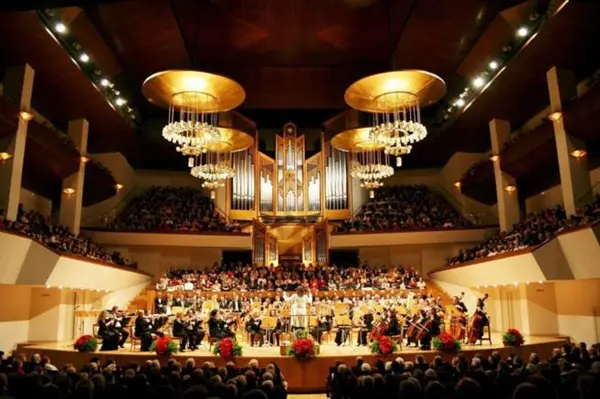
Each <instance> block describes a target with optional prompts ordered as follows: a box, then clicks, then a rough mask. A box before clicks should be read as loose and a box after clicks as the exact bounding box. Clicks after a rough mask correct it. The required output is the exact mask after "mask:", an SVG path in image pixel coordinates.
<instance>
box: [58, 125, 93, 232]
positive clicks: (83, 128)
mask: <svg viewBox="0 0 600 399" xmlns="http://www.w3.org/2000/svg"><path fill="white" fill-rule="evenodd" d="M88 129H89V124H88V121H87V120H85V119H77V120H73V121H70V122H69V128H68V135H69V137H70V138H71V140H73V142H74V143H75V147H76V148H77V149H78V150H79V153H80V154H81V162H79V169H78V170H77V172H75V173H73V174H72V175H71V176H69V177H67V178H66V179H64V180H63V182H62V192H61V197H60V214H59V223H60V224H61V225H63V226H66V227H68V228H69V230H71V232H72V233H73V234H79V228H80V226H81V204H82V200H83V181H84V178H85V164H86V161H87V159H86V158H85V157H86V155H87V140H88Z"/></svg>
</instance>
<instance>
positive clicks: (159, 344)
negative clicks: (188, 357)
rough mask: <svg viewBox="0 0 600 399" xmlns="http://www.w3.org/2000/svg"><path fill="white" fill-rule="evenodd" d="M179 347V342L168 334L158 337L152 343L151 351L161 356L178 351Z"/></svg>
mask: <svg viewBox="0 0 600 399" xmlns="http://www.w3.org/2000/svg"><path fill="white" fill-rule="evenodd" d="M177 349H178V348H177V343H176V342H175V341H173V340H172V339H171V337H169V336H167V335H165V336H163V337H158V338H157V339H156V340H154V342H152V345H150V351H153V352H156V354H157V355H159V356H170V355H172V354H174V353H177Z"/></svg>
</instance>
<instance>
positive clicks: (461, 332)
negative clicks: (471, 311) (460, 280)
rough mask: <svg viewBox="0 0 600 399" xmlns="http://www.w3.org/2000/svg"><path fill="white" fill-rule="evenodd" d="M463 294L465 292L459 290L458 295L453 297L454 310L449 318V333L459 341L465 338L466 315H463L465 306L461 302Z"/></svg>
mask: <svg viewBox="0 0 600 399" xmlns="http://www.w3.org/2000/svg"><path fill="white" fill-rule="evenodd" d="M464 296H465V293H464V292H461V295H460V297H455V310H454V311H453V315H452V317H451V318H450V335H452V337H453V338H454V339H457V340H459V341H462V340H464V339H465V334H466V332H467V331H466V330H467V316H466V315H465V312H466V307H465V306H464V304H462V300H463V298H464Z"/></svg>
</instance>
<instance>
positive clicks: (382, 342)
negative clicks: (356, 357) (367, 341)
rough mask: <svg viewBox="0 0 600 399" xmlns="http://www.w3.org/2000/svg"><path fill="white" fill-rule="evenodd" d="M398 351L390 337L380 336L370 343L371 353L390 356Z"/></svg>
mask: <svg viewBox="0 0 600 399" xmlns="http://www.w3.org/2000/svg"><path fill="white" fill-rule="evenodd" d="M397 350H398V345H397V344H396V342H394V341H393V340H392V339H391V338H390V337H386V336H385V335H382V336H381V337H379V338H378V339H376V340H374V341H373V342H372V343H371V353H378V354H380V355H384V356H385V355H391V354H392V353H394V352H395V351H397Z"/></svg>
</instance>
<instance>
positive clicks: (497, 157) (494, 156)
mask: <svg viewBox="0 0 600 399" xmlns="http://www.w3.org/2000/svg"><path fill="white" fill-rule="evenodd" d="M499 159H500V156H498V155H496V154H494V155H492V156H491V157H490V161H492V162H497V161H498V160H499Z"/></svg>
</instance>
